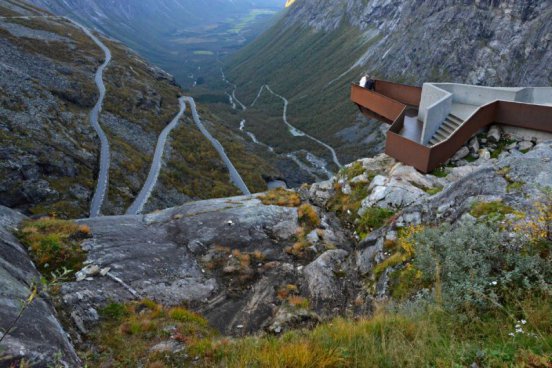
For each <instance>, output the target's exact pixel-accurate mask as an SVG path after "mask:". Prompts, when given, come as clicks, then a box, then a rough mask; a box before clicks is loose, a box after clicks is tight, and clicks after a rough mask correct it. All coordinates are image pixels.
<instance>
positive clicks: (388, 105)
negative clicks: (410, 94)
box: [351, 84, 405, 123]
mask: <svg viewBox="0 0 552 368" xmlns="http://www.w3.org/2000/svg"><path fill="white" fill-rule="evenodd" d="M351 100H352V101H353V102H354V103H356V104H357V105H359V106H361V107H364V108H365V109H368V110H371V111H373V112H375V113H376V114H378V115H381V116H382V117H384V118H385V119H387V120H388V121H386V122H387V123H389V122H393V121H395V119H396V118H397V116H399V115H400V114H401V112H402V110H403V109H404V107H405V105H404V104H402V103H400V102H397V101H395V100H393V99H391V98H389V97H386V96H383V95H381V94H379V93H378V92H374V91H370V90H368V89H366V88H362V87H361V86H358V85H356V84H353V85H352V87H351Z"/></svg>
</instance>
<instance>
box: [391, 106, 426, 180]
mask: <svg viewBox="0 0 552 368" xmlns="http://www.w3.org/2000/svg"><path fill="white" fill-rule="evenodd" d="M405 115H406V106H405V109H403V111H402V112H401V114H400V115H399V116H398V117H397V119H396V120H395V122H394V123H393V125H392V126H391V128H390V129H389V131H388V132H387V139H386V141H385V153H386V154H387V155H389V156H391V157H393V158H395V159H397V160H399V161H401V162H403V163H405V164H407V165H410V166H414V167H415V168H417V169H418V168H420V167H426V166H427V164H428V161H429V154H430V148H429V147H426V146H423V145H421V144H418V143H416V142H414V141H413V140H410V139H408V138H406V137H403V136H402V135H400V134H399V133H400V131H401V130H402V128H403V126H404V117H405ZM418 170H419V169H418Z"/></svg>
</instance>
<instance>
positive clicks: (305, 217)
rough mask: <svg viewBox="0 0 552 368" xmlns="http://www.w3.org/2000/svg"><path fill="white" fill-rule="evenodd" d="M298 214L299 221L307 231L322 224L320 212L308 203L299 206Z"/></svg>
mask: <svg viewBox="0 0 552 368" xmlns="http://www.w3.org/2000/svg"><path fill="white" fill-rule="evenodd" d="M297 216H298V217H299V223H300V224H301V225H302V226H303V227H304V228H305V229H306V231H307V232H309V231H310V230H313V229H315V228H317V227H318V226H320V217H319V216H318V212H316V210H315V209H314V207H313V206H311V205H310V204H308V203H304V204H302V205H301V206H299V208H297Z"/></svg>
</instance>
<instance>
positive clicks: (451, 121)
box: [445, 118, 462, 128]
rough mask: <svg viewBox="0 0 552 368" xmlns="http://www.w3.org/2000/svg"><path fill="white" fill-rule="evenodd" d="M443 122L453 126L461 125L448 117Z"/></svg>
mask: <svg viewBox="0 0 552 368" xmlns="http://www.w3.org/2000/svg"><path fill="white" fill-rule="evenodd" d="M445 122H447V123H449V124H450V125H452V126H453V127H455V128H458V127H459V126H460V125H462V124H460V123H459V122H457V121H456V120H450V119H449V118H446V119H445Z"/></svg>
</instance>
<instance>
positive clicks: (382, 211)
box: [356, 207, 395, 239]
mask: <svg viewBox="0 0 552 368" xmlns="http://www.w3.org/2000/svg"><path fill="white" fill-rule="evenodd" d="M394 214H395V212H393V211H391V210H389V209H386V208H380V207H370V208H368V209H367V210H366V212H364V214H363V215H362V216H360V218H359V219H358V220H357V226H356V231H357V234H358V235H359V236H360V238H361V239H362V238H365V237H366V235H368V234H370V233H371V232H372V231H374V230H375V229H378V228H380V227H382V226H383V225H385V222H386V221H387V220H389V218H390V217H391V216H393V215H394Z"/></svg>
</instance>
